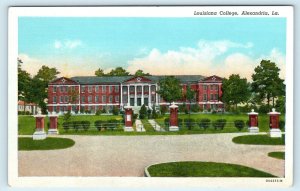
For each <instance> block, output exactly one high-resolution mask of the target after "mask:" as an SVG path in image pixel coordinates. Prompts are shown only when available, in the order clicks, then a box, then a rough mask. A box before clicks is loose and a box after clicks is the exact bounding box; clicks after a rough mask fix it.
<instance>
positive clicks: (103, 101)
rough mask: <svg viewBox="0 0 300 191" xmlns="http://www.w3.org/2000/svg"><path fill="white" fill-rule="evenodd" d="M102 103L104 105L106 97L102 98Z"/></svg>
mask: <svg viewBox="0 0 300 191" xmlns="http://www.w3.org/2000/svg"><path fill="white" fill-rule="evenodd" d="M102 103H106V96H105V95H104V96H102Z"/></svg>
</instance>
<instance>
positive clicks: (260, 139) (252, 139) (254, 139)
mask: <svg viewBox="0 0 300 191" xmlns="http://www.w3.org/2000/svg"><path fill="white" fill-rule="evenodd" d="M232 141H233V142H234V143H237V144H248V145H284V144H285V136H284V135H282V137H281V138H271V137H270V136H268V135H244V136H238V137H234V138H233V139H232Z"/></svg>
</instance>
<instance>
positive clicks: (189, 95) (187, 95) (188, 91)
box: [185, 85, 196, 130]
mask: <svg viewBox="0 0 300 191" xmlns="http://www.w3.org/2000/svg"><path fill="white" fill-rule="evenodd" d="M195 95H196V92H195V91H194V90H192V89H191V86H190V85H188V86H187V88H186V92H185V98H186V100H187V101H188V102H189V103H190V106H189V107H188V108H189V121H190V119H191V105H192V101H193V99H194V98H195ZM190 129H191V126H189V130H190Z"/></svg>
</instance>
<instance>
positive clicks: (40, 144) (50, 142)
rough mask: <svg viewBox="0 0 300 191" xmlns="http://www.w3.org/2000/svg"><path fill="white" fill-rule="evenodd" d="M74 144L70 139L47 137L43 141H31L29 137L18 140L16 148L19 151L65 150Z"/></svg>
mask: <svg viewBox="0 0 300 191" xmlns="http://www.w3.org/2000/svg"><path fill="white" fill-rule="evenodd" d="M74 144H75V142H74V141H73V140H72V139H67V138H55V137H47V138H46V139H44V140H33V139H32V138H31V137H19V138H18V148H19V150H21V151H30V150H54V149H65V148H69V147H72V146H73V145H74Z"/></svg>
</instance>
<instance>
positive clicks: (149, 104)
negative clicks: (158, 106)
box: [148, 85, 152, 106]
mask: <svg viewBox="0 0 300 191" xmlns="http://www.w3.org/2000/svg"><path fill="white" fill-rule="evenodd" d="M148 88H149V90H148V106H151V97H152V94H151V85H149V86H148Z"/></svg>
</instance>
